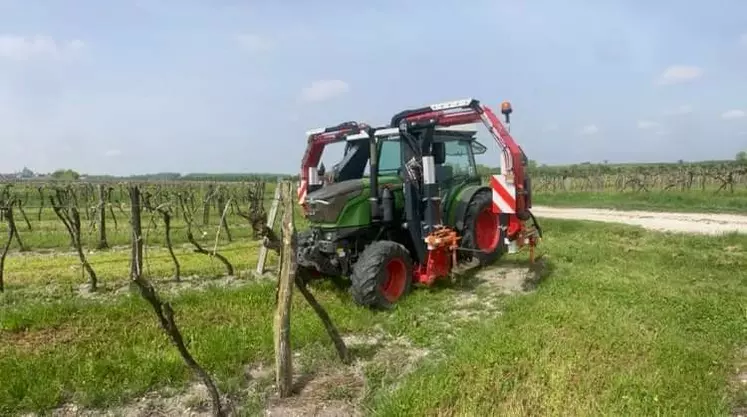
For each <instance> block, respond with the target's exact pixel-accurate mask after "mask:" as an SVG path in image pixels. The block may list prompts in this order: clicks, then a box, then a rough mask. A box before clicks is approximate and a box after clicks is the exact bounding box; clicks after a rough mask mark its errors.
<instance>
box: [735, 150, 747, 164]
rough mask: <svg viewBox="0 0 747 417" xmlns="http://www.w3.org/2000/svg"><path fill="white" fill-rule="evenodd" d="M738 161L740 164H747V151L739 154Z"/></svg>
mask: <svg viewBox="0 0 747 417" xmlns="http://www.w3.org/2000/svg"><path fill="white" fill-rule="evenodd" d="M736 159H737V161H738V162H747V152H745V151H740V152H737V158H736Z"/></svg>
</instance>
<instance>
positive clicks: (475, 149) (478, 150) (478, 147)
mask: <svg viewBox="0 0 747 417" xmlns="http://www.w3.org/2000/svg"><path fill="white" fill-rule="evenodd" d="M487 151H488V148H486V147H485V145H483V144H482V143H480V142H478V141H476V140H474V141H472V153H473V154H475V155H482V154H484V153H485V152H487Z"/></svg>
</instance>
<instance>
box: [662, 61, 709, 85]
mask: <svg viewBox="0 0 747 417" xmlns="http://www.w3.org/2000/svg"><path fill="white" fill-rule="evenodd" d="M702 75H703V69H702V68H700V67H695V66H690V65H672V66H671V67H669V68H667V69H665V70H664V72H663V73H662V74H661V75H660V76H659V78H658V80H657V84H659V85H671V84H679V83H684V82H687V81H693V80H696V79H698V78H700V77H701V76H702Z"/></svg>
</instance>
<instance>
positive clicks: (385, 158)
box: [379, 139, 402, 175]
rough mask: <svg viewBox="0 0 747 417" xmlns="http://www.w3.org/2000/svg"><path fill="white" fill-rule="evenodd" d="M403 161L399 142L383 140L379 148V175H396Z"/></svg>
mask: <svg viewBox="0 0 747 417" xmlns="http://www.w3.org/2000/svg"><path fill="white" fill-rule="evenodd" d="M401 160H402V151H401V148H400V142H399V140H396V139H395V140H382V141H381V145H380V146H379V175H396V174H397V171H398V170H399V168H400V164H401Z"/></svg>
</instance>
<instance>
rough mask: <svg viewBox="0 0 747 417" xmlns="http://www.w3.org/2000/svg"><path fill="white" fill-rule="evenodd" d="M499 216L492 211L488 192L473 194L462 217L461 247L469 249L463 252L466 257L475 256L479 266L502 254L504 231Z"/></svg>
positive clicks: (503, 250)
mask: <svg viewBox="0 0 747 417" xmlns="http://www.w3.org/2000/svg"><path fill="white" fill-rule="evenodd" d="M501 217H502V216H501V215H500V214H495V213H493V200H492V195H491V193H490V192H479V193H477V194H475V196H474V197H473V198H472V201H470V203H469V206H468V207H467V213H466V214H465V217H464V232H463V236H462V247H463V248H465V249H470V252H467V253H466V254H465V255H466V256H465V257H466V258H467V259H470V258H473V257H474V258H477V260H478V261H479V263H480V266H485V265H489V264H491V263H493V262H495V261H496V260H497V259H498V258H500V257H501V256H502V255H503V253H504V252H505V245H504V243H503V238H504V234H505V233H504V232H503V230H502V229H501V228H500V226H501ZM470 255H471V256H470Z"/></svg>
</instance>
